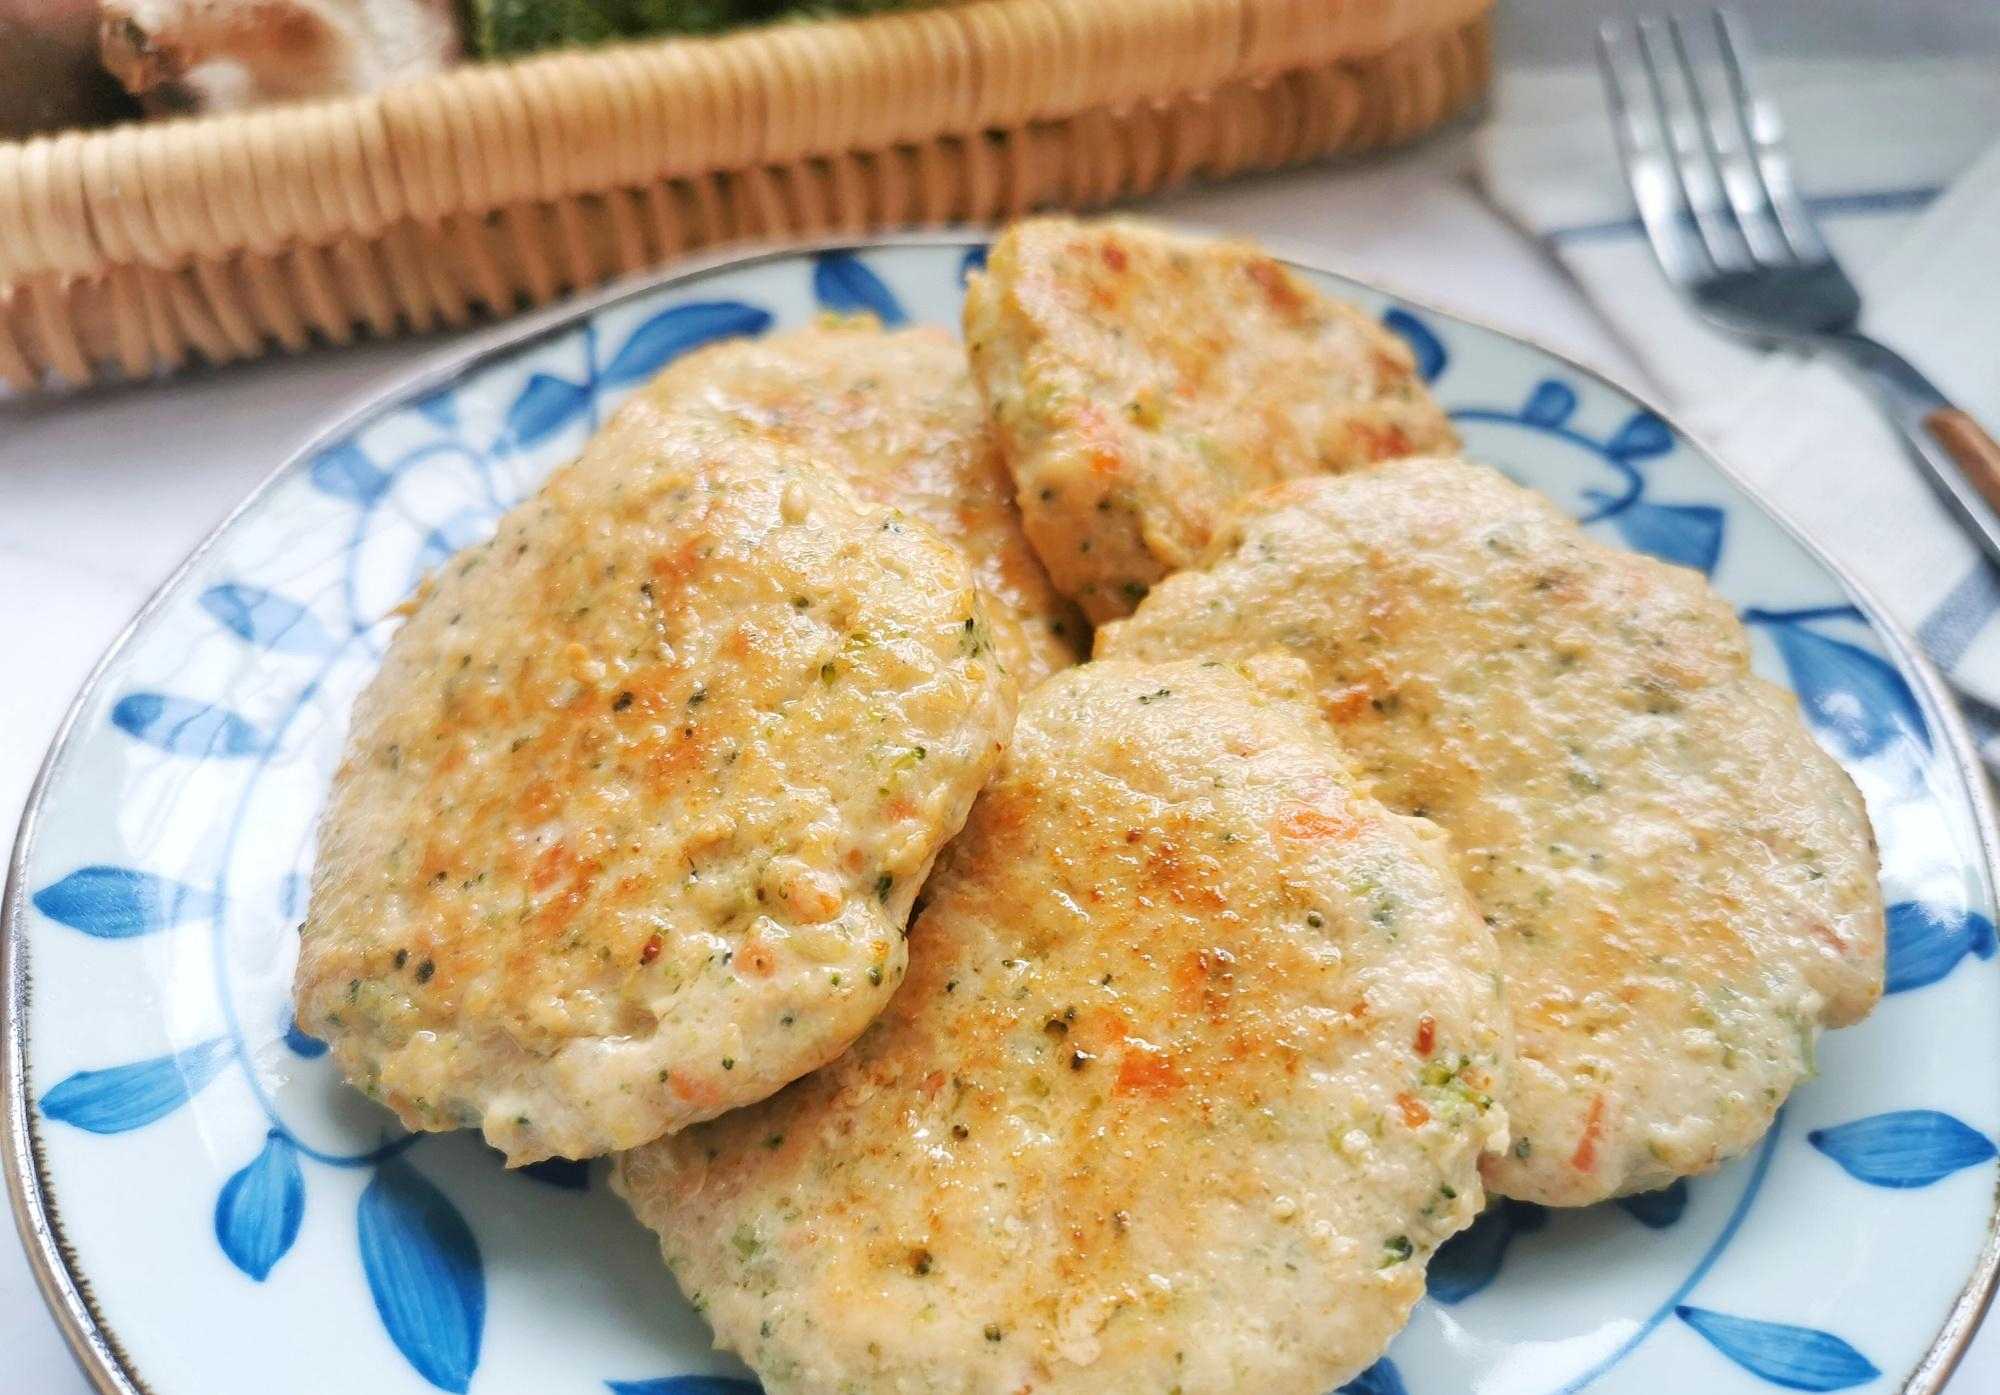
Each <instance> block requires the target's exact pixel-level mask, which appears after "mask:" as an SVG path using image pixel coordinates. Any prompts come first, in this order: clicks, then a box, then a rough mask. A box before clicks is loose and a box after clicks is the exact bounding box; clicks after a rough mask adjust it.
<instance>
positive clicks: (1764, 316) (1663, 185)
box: [1597, 10, 2000, 563]
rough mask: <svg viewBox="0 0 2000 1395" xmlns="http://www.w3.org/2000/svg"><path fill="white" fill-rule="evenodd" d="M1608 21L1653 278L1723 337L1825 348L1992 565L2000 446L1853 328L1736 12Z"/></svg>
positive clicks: (1605, 54)
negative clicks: (1658, 276)
mask: <svg viewBox="0 0 2000 1395" xmlns="http://www.w3.org/2000/svg"><path fill="white" fill-rule="evenodd" d="M1707 19H1708V23H1707V24H1706V25H1702V24H1699V23H1693V24H1691V23H1686V22H1683V20H1682V19H1681V18H1680V17H1679V16H1675V17H1674V18H1672V19H1671V20H1667V21H1662V20H1659V19H1645V20H1641V21H1640V22H1639V25H1638V27H1637V29H1636V31H1635V30H1634V29H1632V28H1630V27H1628V26H1626V25H1623V24H1620V23H1619V22H1617V21H1615V20H1614V21H1608V22H1607V23H1606V24H1605V25H1604V26H1603V27H1602V28H1601V29H1600V30H1599V31H1598V35H1597V40H1598V42H1597V59H1598V66H1599V68H1600V69H1601V70H1602V71H1603V73H1604V84H1605V89H1606V91H1607V93H1608V95H1609V97H1610V102H1611V116H1612V125H1613V126H1614V127H1615V128H1616V131H1617V136H1618V154H1619V158H1620V160H1621V161H1622V162H1623V163H1624V166H1625V180H1626V182H1627V183H1628V184H1630V185H1631V187H1632V200H1633V202H1634V203H1635V204H1636V205H1637V206H1638V210H1639V221H1640V222H1641V223H1642V224H1643V225H1644V226H1645V229H1646V236H1647V239H1648V240H1649V241H1650V242H1651V243H1652V245H1653V255H1654V257H1655V258H1657V259H1658V261H1659V263H1660V269H1661V270H1662V271H1663V272H1665V273H1666V277H1667V279H1668V280H1669V281H1671V282H1672V283H1673V284H1674V285H1675V286H1676V287H1678V288H1679V289H1680V290H1681V291H1682V292H1683V293H1684V294H1686V295H1687V296H1688V298H1689V299H1691V300H1692V301H1693V302H1694V305H1695V307H1696V309H1698V310H1699V311H1700V312H1701V313H1702V314H1703V315H1704V316H1705V317H1706V318H1707V319H1709V320H1710V321H1712V322H1714V323H1715V324H1717V325H1719V326H1721V327H1722V328H1723V329H1725V330H1728V331H1730V332H1732V333H1735V334H1738V335H1742V336H1744V337H1747V338H1750V339H1754V340H1756V341H1758V342H1760V343H1764V344H1769V345H1775V346H1778V347H1783V348H1791V349H1799V350H1805V351H1808V352H1816V353H1827V354H1831V355H1833V356H1834V357H1835V358H1836V359H1838V360H1839V361H1841V362H1842V363H1844V364H1846V365H1847V367H1848V368H1850V369H1851V370H1852V371H1853V372H1854V373H1856V374H1857V375H1858V376H1859V377H1860V379H1861V380H1862V382H1863V383H1864V384H1865V385H1866V386H1867V387H1868V388H1869V389H1870V391H1871V392H1872V393H1873V394H1874V396H1875V399H1876V401H1877V402H1878V403H1879V405H1880V406H1881V408H1882V411H1883V413H1884V415H1886V416H1887V417H1888V419H1889V421H1890V422H1891V423H1892V424H1893V425H1894V426H1895V428H1896V429H1897V431H1898V432H1899V433H1901V435H1902V437H1903V440H1904V441H1905V442H1906V443H1907V444H1908V446H1909V448H1910V451H1911V453H1912V454H1913V455H1914V456H1915V457H1916V459H1917V461H1918V463H1919V464H1920V465H1922V466H1923V468H1924V471H1925V473H1926V474H1927V475H1928V476H1929V478H1930V481H1931V483H1932V484H1933V485H1934V486H1935V487H1936V489H1937V491H1938V493H1939V495H1940V496H1941V497H1942V498H1943V499H1944V501H1945V503H1946V504H1947V505H1948V506H1949V507H1950V508H1951V510H1952V511H1953V512H1954V513H1955V514H1956V515H1957V516H1958V517H1959V518H1960V519H1961V520H1962V521H1963V522H1964V524H1965V526H1966V527H1967V528H1968V529H1969V530H1970V531H1971V533H1972V535H1973V537H1974V538H1975V539H1977V540H1978V542H1979V544H1980V546H1982V547H1983V548H1985V550H1986V553H1987V555H1988V556H1989V557H1991V558H1992V559H1993V560H1994V561H1995V562H1996V563H2000V445H1996V444H1995V443H1994V441H1993V438H1992V437H1991V436H1989V435H1987V434H1986V432H1985V431H1984V430H1982V429H1981V428H1980V426H1979V424H1978V423H1977V422H1975V421H1974V420H1973V419H1972V418H1971V416H1969V415H1968V414H1966V413H1965V412H1963V411H1961V410H1959V409H1958V408H1956V407H1954V406H1952V405H1951V403H1950V402H1949V401H1947V400H1946V398H1945V396H1944V394H1943V393H1941V392H1939V391H1938V390H1937V388H1936V387H1934V386H1933V385H1932V384H1931V382H1930V380H1929V379H1927V378H1925V377H1924V375H1923V374H1922V373H1920V372H1919V371H1918V370H1917V368H1916V367H1915V366H1914V365H1913V364H1911V363H1910V362H1909V361H1908V360H1907V359H1905V358H1903V356H1902V355H1900V354H1898V353H1897V352H1896V351H1895V350H1893V349H1891V348H1889V347H1888V346H1887V345H1884V344H1880V343H1877V342H1876V341H1875V340H1873V339H1870V338H1869V337H1868V336H1867V335H1865V334H1863V333H1861V332H1860V330H1859V329H1857V328H1856V323H1857V321H1858V320H1859V319H1860V315H1861V296H1860V293H1859V292H1857V291H1856V290H1855V288H1854V283H1853V282H1852V281H1850V280H1849V279H1848V278H1847V273H1846V272H1844V271H1842V270H1841V268H1840V263H1839V262H1837V261H1835V260H1834V257H1833V254H1832V253H1831V252H1829V251H1828V250H1827V247H1826V243H1825V241H1824V240H1823V239H1822V238H1821V237H1820V234H1819V229H1818V228H1817V227H1815V226H1814V224H1813V219H1812V215H1811V213H1810V212H1808V211H1807V209H1806V205H1805V203H1804V201H1803V200H1802V199H1801V198H1800V197H1799V195H1798V191H1797V189H1796V188H1795V187H1794V186H1793V183H1792V173H1791V161H1790V159H1789V157H1788V156H1787V155H1786V153H1785V144H1784V132H1783V130H1782V128H1781V125H1780V122H1779V118H1778V109H1777V108H1776V107H1775V106H1773V105H1772V103H1771V102H1770V100H1769V99H1768V98H1766V97H1764V96H1763V95H1761V94H1760V93H1759V91H1758V89H1757V85H1756V82H1755V79H1754V77H1753V75H1752V71H1751V67H1752V62H1753V59H1752V56H1751V52H1750V46H1749V43H1748V40H1747V38H1746V37H1745V36H1744V35H1743V33H1742V32H1741V30H1740V28H1739V26H1738V24H1737V21H1736V19H1735V17H1734V16H1732V15H1730V14H1729V13H1728V12H1727V11H1724V10H1713V11H1710V12H1709V13H1708V16H1707Z"/></svg>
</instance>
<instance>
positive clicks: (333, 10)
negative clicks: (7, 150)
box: [100, 0, 462, 113]
mask: <svg viewBox="0 0 2000 1395" xmlns="http://www.w3.org/2000/svg"><path fill="white" fill-rule="evenodd" d="M100 8H101V11H102V16H103V17H102V23H101V28H100V33H101V43H102V46H103V56H104V66H105V68H106V69H108V70H109V71H110V72H111V74H112V75H113V76H115V77H116V78H117V79H118V81H119V82H120V83H122V84H124V86H125V89H126V91H128V92H130V93H131V94H132V95H133V96H134V97H136V98H137V99H138V100H139V101H140V102H141V103H143V104H144V106H145V107H146V109H147V110H148V111H151V112H157V113H173V112H190V111H242V110H244V109H246V108H249V107H256V106H262V105H264V104H265V103H268V102H279V101H290V100H295V99H298V98H303V97H336V96H341V95H344V94H347V93H352V92H372V91H374V90H376V89H377V88H380V87H386V86H387V85H388V84H390V83H392V82H397V81H401V80H403V79H406V78H413V77H421V76H423V75H425V74H427V73H435V72H438V71H440V70H441V69H443V68H444V67H445V66H446V65H448V64H449V63H451V62H452V61H453V60H454V59H456V58H457V57H458V54H459V52H460V51H461V48H462V45H461V44H460V42H459V37H458V17H457V13H456V10H455V8H454V6H453V4H452V0H100Z"/></svg>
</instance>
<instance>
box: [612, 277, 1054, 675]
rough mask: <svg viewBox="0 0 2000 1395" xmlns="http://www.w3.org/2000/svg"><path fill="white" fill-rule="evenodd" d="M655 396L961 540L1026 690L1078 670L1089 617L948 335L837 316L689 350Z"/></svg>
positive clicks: (998, 638)
mask: <svg viewBox="0 0 2000 1395" xmlns="http://www.w3.org/2000/svg"><path fill="white" fill-rule="evenodd" d="M646 396H647V398H648V399H649V400H650V401H652V402H653V403H655V404H656V405H658V406H659V407H661V408H662V409H664V410H673V411H677V412H682V413H690V414H704V415H712V416H715V417H718V418H721V419H722V420H724V421H725V422H732V423H736V424H737V425H739V426H741V427H743V428H744V429H748V430H752V431H755V432H757V433H758V434H760V435H762V436H764V437H766V438H767V439H771V440H777V441H784V442H789V443H791V444H793V445H796V446H799V447H801V448H803V449H805V450H807V451H809V452H810V453H811V455H812V457H813V459H814V460H815V461H816V462H818V463H819V464H820V465H822V466H824V467H825V468H826V469H829V470H832V471H834V472H835V473H836V474H838V475H839V476H840V477H841V478H842V479H844V480H846V481H847V483H848V484H849V485H850V486H852V487H853V489H854V492H855V493H856V494H859V495H860V496H861V497H862V498H863V499H867V500H870V501H872V502H874V503H877V504H885V505H888V506H889V507H891V508H898V509H901V510H902V511H903V512H905V513H907V514H909V515H910V516H911V517H913V518H918V519H921V520H923V521H924V522H925V523H928V524H929V525H930V526H931V527H933V528H935V529H936V530H937V531H938V533H939V534H940V535H941V536H943V537H944V538H946V539H948V540H950V541H951V542H954V543H957V544H958V545H959V546H960V547H962V548H963V549H964V550H965V553H966V556H967V557H968V558H969V559H970V561H971V563H972V575H973V579H974V580H975V581H977V582H978V584H979V589H980V591H981V592H982V593H983V594H984V595H985V597H986V603H987V604H986V614H987V618H988V619H989V620H990V621H991V622H992V626H993V647H994V650H995V651H996V652H997V653H998V654H999V656H1000V661H1001V663H1003V664H1005V665H1006V667H1007V671H1008V672H1009V673H1011V674H1012V675H1013V676H1014V679H1015V681H1016V682H1017V683H1018V684H1019V685H1020V686H1021V688H1022V690H1023V691H1025V690H1027V689H1029V688H1032V687H1033V686H1035V684H1037V683H1039V682H1041V681H1042V680H1043V679H1044V678H1046V677H1048V676H1049V675H1050V674H1051V673H1054V672H1055V671H1056V670H1057V669H1062V668H1068V667H1069V666H1070V665H1071V664H1074V663H1075V662H1076V661H1077V658H1078V655H1079V651H1080V650H1081V648H1082V647H1083V645H1084V643H1085V640H1086V631H1085V626H1084V624H1083V621H1082V618H1081V617H1080V616H1079V615H1078V614H1077V613H1076V609H1075V607H1073V606H1072V605H1070V604H1069V602H1067V601H1066V600H1064V599H1063V598H1062V597H1061V596H1060V595H1058V594H1057V593H1056V590H1055V588H1054V587H1053V586H1052V585H1050V584H1049V578H1048V573H1046V572H1045V571H1043V570H1042V564H1041V562H1040V561H1039V560H1038V559H1037V558H1036V556H1035V553H1034V549H1033V548H1031V547H1029V545H1028V539H1027V536H1026V535H1025V534H1024V533H1023V532H1022V531H1021V516H1020V513H1019V511H1018V510H1017V509H1016V508H1015V506H1014V485H1013V480H1012V479H1011V478H1010V477H1009V476H1008V474H1007V469H1006V467H1005V466H1004V465H1003V464H1002V463H1001V461H1000V452H999V446H998V443H997V442H996V441H995V440H994V437H993V432H992V429H991V427H990V426H989V425H988V424H987V421H986V414H985V411H984V409H983V408H982V407H981V405H980V401H979V395H978V393H976V392H975V391H974V390H973V387H972V379H971V377H970V375H969V374H968V372H967V370H966V363H965V351H964V350H963V349H962V348H961V347H960V346H959V345H958V343H957V342H956V341H955V340H953V339H952V337H951V336H950V335H949V334H947V333H945V332H944V331H943V330H941V329H937V328H934V327H928V326H926V327H922V328H916V329H904V330H897V331H895V332H893V333H885V332H884V331H883V329H882V327H881V326H880V325H879V324H878V323H876V321H875V320H874V319H872V318H870V317H865V316H857V317H848V318H841V319H837V318H834V317H830V316H829V317H826V318H824V319H822V320H821V321H819V322H818V323H816V324H813V325H810V326H807V327H805V328H802V329H794V330H789V331H786V332H784V333H781V334H772V335H767V336H765V337H763V338H760V339H738V340H731V341H729V342H727V343H723V344H717V345H714V346H712V347H710V348H706V349H703V350H700V351H699V352H697V353H693V354H689V355H688V356H687V357H686V358H684V359H681V360H680V361H679V362H677V363H676V364H674V365H673V366H672V367H671V368H669V369H668V370H667V371H666V372H665V373H663V374H661V375H660V377H659V378H657V379H655V380H654V382H653V384H652V385H651V386H650V387H648V388H647V389H646Z"/></svg>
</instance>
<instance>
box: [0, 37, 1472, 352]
mask: <svg viewBox="0 0 2000 1395" xmlns="http://www.w3.org/2000/svg"><path fill="white" fill-rule="evenodd" d="M1490 3H1491V0H980V3H974V4H969V5H963V6H952V7H947V8H942V9H935V10H925V11H919V12H916V13H910V14H901V15H892V16H887V17H883V18H877V19H869V20H856V21H833V22H825V23H811V24H795V25H783V26H778V27H776V28H771V29H765V30H760V31H754V32H746V33H742V34H737V35H732V36H729V37H726V38H721V39H715V40H677V41H672V40H670V41H662V42H655V43H645V44H636V45H629V46H625V47H620V48H612V49H605V50H600V51H595V52H589V53H570V54H562V55H557V56H552V57H546V58H538V59H532V60H528V61H524V62H517V63H511V64H492V65H481V66H470V67H466V68H462V69H459V70H457V71H455V72H452V73H448V74H445V75H443V76H440V77H437V78H432V79H428V80H425V81H421V82H414V83H410V84H407V85H404V86H401V87H397V88H392V89H390V90H388V91H385V92H382V93H380V94H377V95H373V96H369V97H364V98H355V99H351V100H346V101H338V102H330V103H319V104H314V105H309V106H297V107H289V108H282V109H276V110H271V111H267V112H259V113H255V114H251V115H245V116H233V117H217V118H209V119H201V120H189V121H173V122H165V123H159V124H153V125H145V126H136V127H125V128H119V129H114V130H110V131H104V132H92V133H73V134H67V135H62V136H56V137H53V138H41V139H36V140H32V141H27V142H24V143H16V144H8V145H0V377H4V379H5V380H6V381H7V382H8V383H9V384H11V385H12V386H14V387H15V388H17V389H19V390H23V391H27V390H33V389H35V388H38V387H43V386H49V385H52V384H53V383H57V382H61V383H69V384H82V383H88V382H92V381H95V380H98V379H100V378H105V377H111V376H117V375H123V376H126V377H143V376H147V375H150V374H153V373H156V372H159V371H161V370H163V369H171V368H174V367H177V366H179V365H181V364H184V363H187V362H189V361H190V360H192V359H204V360H208V361H212V362H224V361H229V360H234V359H243V358H250V357H253V356H256V355H259V354H262V353H265V352H266V351H267V350H269V349H270V348H272V347H273V346H282V347H284V348H287V349H298V348H303V347H305V346H307V345H309V344H312V343H314V342H331V343H346V342H348V341H350V340H351V339H353V338H355V337H356V336H357V335H360V334H378V335H387V334H394V333H397V332H400V331H412V330H425V329H430V328H433V327H436V326H438V325H457V324H461V323H465V322H467V321H469V320H471V319H472V318H473V317H475V316H481V315H498V314H507V313H510V312H513V311H515V310H518V309H520V308H522V307H524V306H528V305H534V304H539V303H542V302H544V301H548V300H551V299H553V298H555V297H556V296H559V295H562V294H564V293H566V292H569V291H573V290H577V289H580V288H583V287H586V286H593V285H596V284H598V283H599V282H602V281H604V280H606V279H608V278H610V277H613V276H617V275H620V274H623V273H627V272H631V271H636V270H639V269H641V268H644V267H648V266H654V265H657V264H660V263H662V262H667V261H671V260H672V259H673V258H675V257H676V256H678V255H680V254H682V253H684V252H687V251H689V250H692V249H694V248H698V247H704V246H711V245H714V244H716V243H720V242H725V241H730V240H744V239H756V238H767V237H778V236H788V235H801V234H807V233H824V232H830V231H852V232H855V233H860V232H864V231H867V230H869V229H873V228H883V227H901V226H908V225H916V224H936V223H949V222H959V223H980V222H988V221H993V220H997V219H1002V218H1006V217H1009V216H1012V215H1014V214H1017V213H1020V212H1023V211H1025V210H1028V209H1032V208H1037V207H1046V206H1051V205H1067V206H1074V207H1085V206H1090V205H1096V204H1102V203H1105V202H1107V201H1109V200H1112V199H1116V198H1122V197H1128V196H1131V195H1135V194H1140V193H1145V192H1148V191H1150V190H1154V189H1158V188H1161V187H1164V186H1166V185H1169V184H1174V183H1178V182H1180V181H1183V180H1186V179H1189V178H1191V177H1195V176H1201V175H1207V176H1216V175H1224V174H1230V173H1234V172H1237V171H1241V170H1248V169H1258V168H1268V167H1272V166H1277V165H1283V164H1287V163H1291V162H1294V161H1300V160H1305V159H1310V158H1313V157H1316V156H1321V155H1325V154H1329V153H1332V152H1336V151H1357V150H1364V149H1369V148H1373V147H1378V146H1383V145H1388V144H1391V143H1394V142H1397V141H1402V140H1407V139H1409V138H1411V137H1412V136H1415V135H1417V134H1418V133H1420V132H1422V131H1424V130H1426V129H1428V128H1429V127H1431V126H1433V125H1435V124H1437V123H1438V122H1440V121H1442V120H1444V119H1446V118H1448V117H1450V116H1452V115H1453V114H1455V113H1457V112H1459V111H1460V110H1462V109H1464V108H1465V107H1466V106H1468V105H1469V104H1470V103H1471V102H1472V101H1473V100H1474V99H1475V98H1476V97H1477V96H1478V95H1479V93H1480V92H1481V91H1482V90H1483V88H1484V86H1485V80H1486V76H1487V67H1488V63H1487V37H1486V28H1485V17H1486V11H1487V8H1488V6H1489V5H1490Z"/></svg>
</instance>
